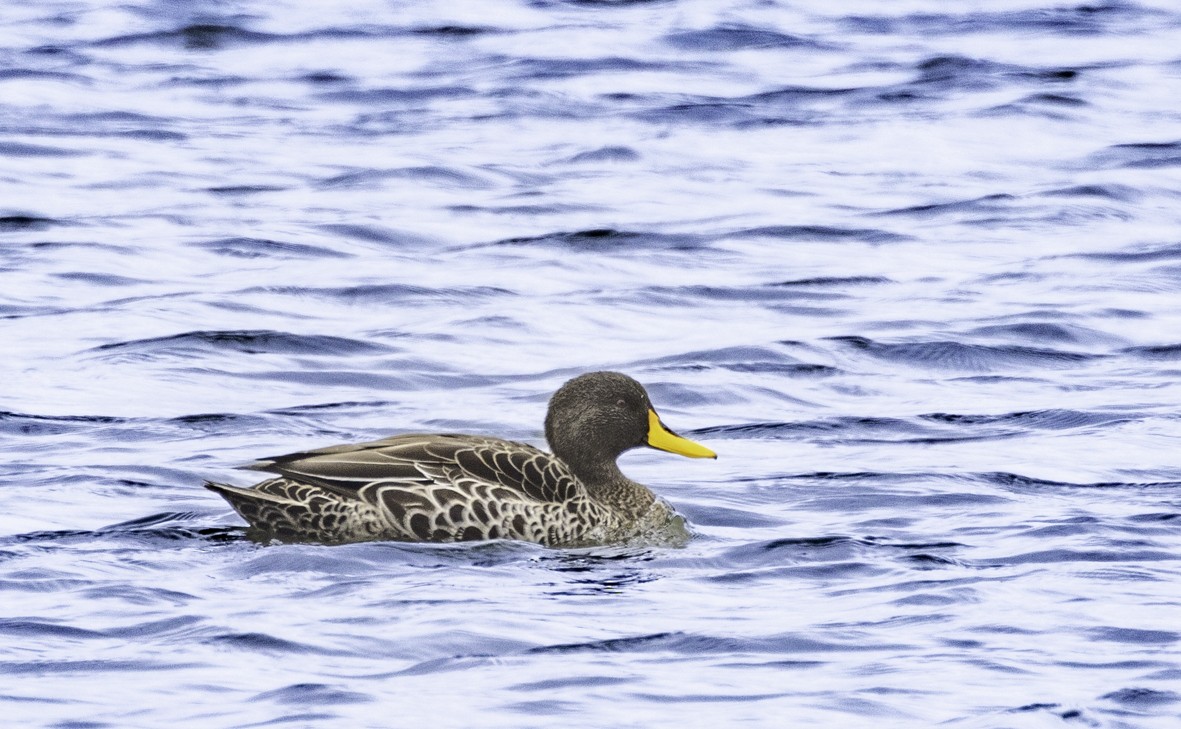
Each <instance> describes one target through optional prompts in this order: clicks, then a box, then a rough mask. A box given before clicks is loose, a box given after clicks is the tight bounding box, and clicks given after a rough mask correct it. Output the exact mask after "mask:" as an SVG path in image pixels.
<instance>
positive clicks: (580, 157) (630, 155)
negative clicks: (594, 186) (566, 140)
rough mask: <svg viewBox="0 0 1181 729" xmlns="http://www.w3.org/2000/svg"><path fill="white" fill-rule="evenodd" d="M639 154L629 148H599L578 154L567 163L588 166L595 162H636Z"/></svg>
mask: <svg viewBox="0 0 1181 729" xmlns="http://www.w3.org/2000/svg"><path fill="white" fill-rule="evenodd" d="M639 159H640V153H639V152H637V151H635V150H634V149H632V148H631V147H600V148H598V149H592V150H590V151H587V152H579V153H578V154H576V155H574V156H573V157H571V158H570V159H568V160H567V162H569V163H571V164H588V163H596V162H636V161H638V160H639Z"/></svg>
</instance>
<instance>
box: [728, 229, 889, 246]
mask: <svg viewBox="0 0 1181 729" xmlns="http://www.w3.org/2000/svg"><path fill="white" fill-rule="evenodd" d="M727 237H731V238H778V239H780V240H793V241H795V240H800V241H834V242H835V241H846V240H854V241H862V242H865V243H895V242H900V241H908V240H912V238H911V237H910V236H908V235H902V234H899V233H892V232H890V231H887V230H878V229H876V228H834V227H829V226H824V225H767V226H763V227H760V228H747V229H745V230H740V231H737V232H734V233H730V234H729V235H728V236H727Z"/></svg>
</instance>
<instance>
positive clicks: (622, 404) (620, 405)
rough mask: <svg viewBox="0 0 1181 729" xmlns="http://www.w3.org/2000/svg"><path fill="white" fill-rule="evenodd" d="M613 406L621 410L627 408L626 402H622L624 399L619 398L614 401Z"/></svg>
mask: <svg viewBox="0 0 1181 729" xmlns="http://www.w3.org/2000/svg"><path fill="white" fill-rule="evenodd" d="M615 405H616V406H618V407H621V408H625V407H627V400H624V399H623V398H622V397H621V398H619V399H618V400H616V401H615Z"/></svg>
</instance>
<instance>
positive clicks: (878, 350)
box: [829, 336, 1105, 372]
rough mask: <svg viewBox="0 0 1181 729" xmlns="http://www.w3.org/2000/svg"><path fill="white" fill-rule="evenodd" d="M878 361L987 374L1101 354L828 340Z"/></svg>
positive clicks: (1065, 364) (1060, 363)
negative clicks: (861, 352) (997, 370)
mask: <svg viewBox="0 0 1181 729" xmlns="http://www.w3.org/2000/svg"><path fill="white" fill-rule="evenodd" d="M829 339H830V340H831V341H834V342H839V343H841V344H845V345H847V346H849V347H852V348H854V349H856V350H859V351H863V352H866V353H867V354H869V355H871V356H873V357H876V358H878V359H882V360H886V361H889V362H897V363H899V364H906V365H913V366H917V367H925V368H931V369H947V370H964V371H971V372H990V371H993V370H996V369H1008V368H1014V367H1048V366H1053V367H1069V366H1072V365H1078V364H1082V363H1085V362H1090V361H1094V360H1097V359H1101V358H1103V357H1104V356H1105V355H1099V354H1088V353H1083V352H1066V351H1062V350H1057V349H1047V348H1041V347H1025V346H1015V345H1010V346H987V345H982V344H963V343H961V342H954V341H933V342H899V343H889V344H887V343H883V342H875V341H873V340H871V339H868V338H867V337H857V336H847V337H829Z"/></svg>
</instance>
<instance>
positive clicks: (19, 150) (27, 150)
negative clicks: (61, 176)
mask: <svg viewBox="0 0 1181 729" xmlns="http://www.w3.org/2000/svg"><path fill="white" fill-rule="evenodd" d="M85 154H89V153H88V152H85V151H82V150H77V149H68V148H66V147H50V146H47V145H44V144H25V143H23V142H0V156H4V157H78V156H81V155H85Z"/></svg>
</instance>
